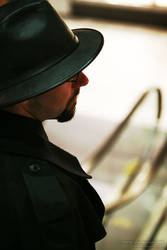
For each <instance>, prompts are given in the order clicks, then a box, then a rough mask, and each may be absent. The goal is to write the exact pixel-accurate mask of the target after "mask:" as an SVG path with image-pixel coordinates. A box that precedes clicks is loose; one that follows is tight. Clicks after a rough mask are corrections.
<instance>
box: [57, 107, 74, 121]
mask: <svg viewBox="0 0 167 250" xmlns="http://www.w3.org/2000/svg"><path fill="white" fill-rule="evenodd" d="M74 115H75V108H74V109H72V110H64V111H63V112H62V113H61V114H60V115H59V116H58V117H57V118H56V119H57V121H58V122H67V121H70V120H71V119H72V118H73V117H74Z"/></svg>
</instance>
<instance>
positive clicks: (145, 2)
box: [106, 0, 153, 7]
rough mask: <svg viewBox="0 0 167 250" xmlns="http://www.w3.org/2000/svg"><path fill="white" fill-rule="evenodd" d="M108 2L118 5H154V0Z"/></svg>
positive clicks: (108, 0)
mask: <svg viewBox="0 0 167 250" xmlns="http://www.w3.org/2000/svg"><path fill="white" fill-rule="evenodd" d="M106 2H108V3H111V4H117V5H127V6H135V7H143V6H150V5H152V3H153V0H106Z"/></svg>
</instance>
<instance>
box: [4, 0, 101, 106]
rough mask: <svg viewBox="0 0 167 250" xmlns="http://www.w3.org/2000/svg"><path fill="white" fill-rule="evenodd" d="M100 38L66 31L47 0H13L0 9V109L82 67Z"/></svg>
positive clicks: (88, 31) (80, 31) (86, 31)
mask: <svg viewBox="0 0 167 250" xmlns="http://www.w3.org/2000/svg"><path fill="white" fill-rule="evenodd" d="M102 46H103V36H102V34H101V33H100V32H98V31H96V30H93V29H85V28H83V29H74V30H70V29H69V28H68V27H67V25H66V24H65V23H64V21H63V20H62V19H61V17H60V16H59V15H58V14H57V12H56V11H55V10H54V8H53V7H52V6H51V5H50V4H49V3H48V2H47V1H46V0H14V1H12V2H10V3H8V4H6V5H4V6H2V7H0V107H5V106H9V105H12V104H16V103H18V102H20V101H23V100H26V99H29V98H31V97H34V96H37V95H40V94H42V93H44V92H46V91H48V90H50V89H52V88H54V87H57V86H59V85H60V84H62V83H63V82H65V81H67V80H68V79H69V78H71V77H72V76H74V75H75V74H77V73H78V72H80V71H81V70H83V69H84V68H85V67H86V66H87V65H88V64H90V63H91V62H92V61H93V60H94V59H95V57H96V56H97V55H98V53H99V52H100V50H101V48H102Z"/></svg>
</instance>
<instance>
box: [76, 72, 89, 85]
mask: <svg viewBox="0 0 167 250" xmlns="http://www.w3.org/2000/svg"><path fill="white" fill-rule="evenodd" d="M88 82H89V79H88V78H87V76H86V75H85V74H84V73H83V72H80V73H79V75H78V79H77V81H76V82H75V83H73V87H74V88H79V87H83V86H85V85H87V84H88Z"/></svg>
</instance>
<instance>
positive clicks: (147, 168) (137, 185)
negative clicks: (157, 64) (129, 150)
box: [82, 88, 167, 214]
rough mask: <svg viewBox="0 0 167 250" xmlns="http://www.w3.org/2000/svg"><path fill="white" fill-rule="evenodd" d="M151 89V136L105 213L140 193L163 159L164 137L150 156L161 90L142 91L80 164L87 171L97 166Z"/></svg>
mask: <svg viewBox="0 0 167 250" xmlns="http://www.w3.org/2000/svg"><path fill="white" fill-rule="evenodd" d="M153 91H154V92H155V93H156V94H157V111H156V123H155V127H154V129H153V133H152V136H151V138H150V142H149V145H148V147H147V150H146V151H145V152H143V154H142V156H141V157H140V161H139V162H138V166H137V167H136V171H135V173H134V174H133V175H130V176H129V178H128V180H127V182H126V183H124V185H123V186H122V187H121V190H120V194H119V197H117V199H116V200H114V201H112V202H111V203H109V204H105V209H106V214H108V213H111V212H113V211H114V210H116V209H118V208H120V207H121V206H123V205H125V204H127V203H128V202H130V201H132V200H133V199H135V198H136V197H137V196H138V195H139V194H141V193H142V192H143V191H144V189H145V188H146V187H147V186H148V184H149V183H150V181H151V180H152V178H153V176H154V175H155V173H156V172H157V170H158V167H159V165H160V162H161V161H162V159H163V156H164V154H165V149H166V147H167V141H166V139H165V140H164V141H163V143H162V144H161V146H160V148H159V149H158V150H157V152H156V153H155V152H154V155H153V156H151V157H150V154H151V148H152V144H153V142H154V138H155V135H156V134H157V131H158V125H159V120H160V118H161V113H162V93H161V90H160V89H159V88H151V89H149V90H147V91H146V92H144V93H143V94H142V95H141V97H140V98H139V99H138V101H137V102H136V104H135V105H134V106H133V108H132V109H131V110H130V112H129V113H128V114H127V116H126V117H125V118H124V119H123V121H122V122H120V123H119V124H118V126H117V127H116V128H115V129H114V131H113V132H112V133H111V135H110V136H109V137H108V138H107V140H106V141H105V142H104V143H103V144H102V145H101V146H100V147H99V148H98V150H96V152H95V153H93V154H92V155H91V156H90V157H89V158H88V159H87V160H86V161H85V162H84V163H83V164H82V166H83V167H84V168H85V169H87V172H88V173H91V172H92V171H93V170H94V169H95V168H96V167H97V165H99V162H100V161H101V160H102V159H103V158H104V156H105V155H106V154H107V153H108V151H109V150H111V148H112V147H113V146H114V145H115V143H116V141H117V140H118V139H119V137H120V136H121V134H122V132H123V131H124V130H125V128H126V127H127V126H128V124H129V122H130V120H131V118H132V116H133V115H134V114H135V112H136V110H137V109H138V108H139V107H140V105H141V104H142V103H143V102H144V100H145V99H146V98H147V97H148V95H149V94H150V93H151V92H153ZM141 180H142V182H141ZM111 195H112V194H111Z"/></svg>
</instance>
